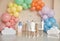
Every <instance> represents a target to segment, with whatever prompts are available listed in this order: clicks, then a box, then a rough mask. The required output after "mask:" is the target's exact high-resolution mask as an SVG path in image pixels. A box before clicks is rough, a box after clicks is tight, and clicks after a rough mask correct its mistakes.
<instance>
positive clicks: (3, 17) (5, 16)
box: [1, 13, 11, 22]
mask: <svg viewBox="0 0 60 41" xmlns="http://www.w3.org/2000/svg"><path fill="white" fill-rule="evenodd" d="M1 19H2V21H3V22H8V21H9V20H10V19H11V16H10V14H8V13H3V14H2V16H1Z"/></svg>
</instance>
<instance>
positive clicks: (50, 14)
mask: <svg viewBox="0 0 60 41" xmlns="http://www.w3.org/2000/svg"><path fill="white" fill-rule="evenodd" d="M26 9H30V10H31V11H35V10H36V11H37V12H38V14H39V15H40V16H41V18H42V21H44V24H43V26H42V27H44V31H45V32H47V31H48V30H50V29H51V28H53V26H57V23H56V20H55V18H54V14H55V13H54V10H52V9H50V8H49V7H47V6H46V5H45V3H44V2H43V1H42V0H14V3H12V2H11V3H9V4H8V8H7V12H6V13H3V14H2V16H1V23H0V31H2V34H16V31H15V25H16V24H17V22H18V21H19V12H21V11H22V10H26ZM6 27H7V28H6ZM3 29H4V30H3Z"/></svg>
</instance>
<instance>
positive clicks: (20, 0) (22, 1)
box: [14, 0, 24, 5]
mask: <svg viewBox="0 0 60 41" xmlns="http://www.w3.org/2000/svg"><path fill="white" fill-rule="evenodd" d="M14 2H15V3H16V4H18V5H22V4H23V3H24V0H15V1H14Z"/></svg>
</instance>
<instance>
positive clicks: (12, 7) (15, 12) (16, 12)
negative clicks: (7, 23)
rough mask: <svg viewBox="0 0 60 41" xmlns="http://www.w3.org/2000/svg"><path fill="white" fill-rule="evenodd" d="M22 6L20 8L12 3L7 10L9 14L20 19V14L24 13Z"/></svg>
mask: <svg viewBox="0 0 60 41" xmlns="http://www.w3.org/2000/svg"><path fill="white" fill-rule="evenodd" d="M22 9H23V8H22V6H20V5H19V6H18V5H17V4H15V3H10V4H9V6H8V9H7V12H8V13H9V14H10V15H13V16H15V17H19V16H18V15H19V12H21V11H22Z"/></svg>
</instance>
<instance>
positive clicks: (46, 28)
mask: <svg viewBox="0 0 60 41" xmlns="http://www.w3.org/2000/svg"><path fill="white" fill-rule="evenodd" d="M49 29H50V28H48V27H47V26H46V25H44V32H46V33H47V31H48V30H49Z"/></svg>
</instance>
